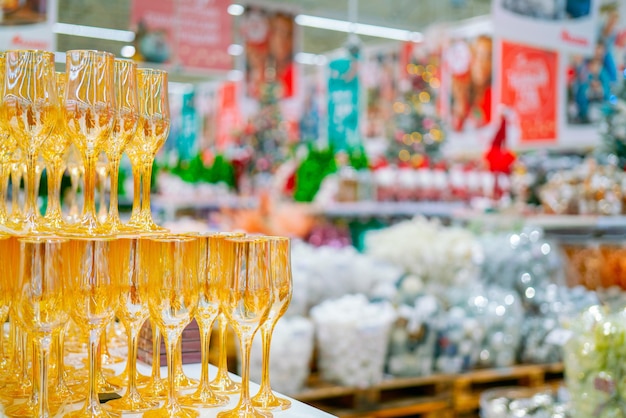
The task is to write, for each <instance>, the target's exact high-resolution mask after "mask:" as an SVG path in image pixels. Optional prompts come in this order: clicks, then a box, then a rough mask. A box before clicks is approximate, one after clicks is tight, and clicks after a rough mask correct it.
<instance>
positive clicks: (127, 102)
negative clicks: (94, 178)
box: [104, 59, 139, 232]
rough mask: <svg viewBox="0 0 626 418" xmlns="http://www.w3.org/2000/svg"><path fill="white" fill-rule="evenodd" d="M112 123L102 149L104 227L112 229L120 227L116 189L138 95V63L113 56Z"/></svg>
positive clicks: (136, 114)
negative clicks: (104, 164)
mask: <svg viewBox="0 0 626 418" xmlns="http://www.w3.org/2000/svg"><path fill="white" fill-rule="evenodd" d="M113 69H114V75H115V106H116V107H115V123H114V124H113V131H112V132H111V137H110V139H109V141H108V142H107V144H106V146H105V148H104V151H105V153H106V155H107V158H108V159H109V171H110V174H109V179H110V180H111V186H110V193H109V215H108V218H107V219H106V226H107V227H108V228H109V230H110V231H111V232H117V231H119V230H121V229H122V226H123V225H122V222H121V221H120V216H119V212H118V203H117V195H118V193H117V189H118V184H117V183H118V175H119V171H120V160H121V158H122V153H123V152H124V149H125V148H126V145H128V143H129V141H130V140H131V139H132V137H133V136H134V135H135V134H136V132H137V126H138V122H139V98H138V96H137V64H135V63H134V62H133V61H130V60H122V59H115V63H114V66H113Z"/></svg>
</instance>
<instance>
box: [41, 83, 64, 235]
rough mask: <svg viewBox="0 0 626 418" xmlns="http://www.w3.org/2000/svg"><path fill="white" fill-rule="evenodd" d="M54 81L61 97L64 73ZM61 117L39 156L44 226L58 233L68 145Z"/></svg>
mask: <svg viewBox="0 0 626 418" xmlns="http://www.w3.org/2000/svg"><path fill="white" fill-rule="evenodd" d="M56 81H57V92H58V96H59V97H63V96H64V94H65V73H60V72H57V73H56ZM61 116H62V114H61V112H59V121H58V122H57V124H56V126H55V127H54V130H53V131H52V134H51V135H50V136H49V137H48V139H46V141H45V142H44V144H43V146H42V148H41V154H42V155H43V158H44V160H45V161H46V170H47V178H48V207H47V208H46V215H45V219H44V226H45V227H46V229H49V230H51V231H58V230H59V229H61V228H62V227H63V226H64V225H65V222H64V221H63V213H62V212H61V197H60V194H61V180H62V179H63V171H64V170H65V167H64V162H65V153H66V152H67V147H68V146H69V144H70V138H69V137H68V136H67V135H66V133H65V121H64V120H63V118H62V117H61Z"/></svg>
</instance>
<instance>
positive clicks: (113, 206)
mask: <svg viewBox="0 0 626 418" xmlns="http://www.w3.org/2000/svg"><path fill="white" fill-rule="evenodd" d="M119 170H120V158H119V156H112V157H111V159H110V162H109V171H110V173H109V180H110V182H111V185H110V189H109V219H112V220H113V222H117V220H118V219H119V217H120V215H119V210H118V207H117V206H118V203H117V191H118V187H117V186H118V184H117V182H118V178H119V177H118V176H119Z"/></svg>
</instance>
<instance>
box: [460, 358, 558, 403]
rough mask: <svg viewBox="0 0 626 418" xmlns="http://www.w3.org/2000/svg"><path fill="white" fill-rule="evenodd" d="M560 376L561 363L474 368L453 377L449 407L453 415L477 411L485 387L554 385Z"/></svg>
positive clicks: (487, 388) (486, 388)
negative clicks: (451, 397) (450, 405)
mask: <svg viewBox="0 0 626 418" xmlns="http://www.w3.org/2000/svg"><path fill="white" fill-rule="evenodd" d="M562 379H563V365H562V364H561V363H557V364H547V365H520V366H513V367H505V368H501V369H485V370H476V371H472V372H468V373H464V374H462V375H459V376H458V377H457V378H456V379H455V380H454V389H453V395H452V396H453V399H452V401H453V406H454V411H455V413H456V414H457V415H461V414H464V413H468V412H469V413H471V412H474V411H476V410H478V407H479V403H480V395H481V394H482V393H483V392H484V391H486V390H489V389H493V388H497V387H505V386H521V387H529V388H537V387H543V386H546V385H555V386H556V385H558V384H559V383H560V382H561V381H562Z"/></svg>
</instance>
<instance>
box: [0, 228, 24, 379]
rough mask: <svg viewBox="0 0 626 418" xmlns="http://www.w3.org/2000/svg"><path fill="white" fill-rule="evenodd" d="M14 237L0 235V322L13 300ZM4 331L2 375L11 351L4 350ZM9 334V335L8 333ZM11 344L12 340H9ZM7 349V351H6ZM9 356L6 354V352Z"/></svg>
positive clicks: (0, 349) (0, 337)
mask: <svg viewBox="0 0 626 418" xmlns="http://www.w3.org/2000/svg"><path fill="white" fill-rule="evenodd" d="M17 249H18V245H17V241H16V238H14V237H11V236H9V235H0V324H4V323H5V322H6V320H7V317H8V316H9V310H10V308H11V301H12V300H13V296H12V290H13V286H12V283H13V278H14V277H15V276H16V273H17V266H18V265H17V263H16V261H17V260H19V252H18V251H16V250H17ZM14 319H15V318H13V319H12V322H13V323H12V326H11V330H12V332H14V328H15V327H14V325H15V324H14ZM3 336H4V333H0V375H4V373H5V372H7V371H8V370H7V369H8V368H9V367H10V365H11V362H10V357H11V354H12V352H11V351H9V350H5V344H4V338H3ZM10 336H11V335H10ZM10 343H11V344H13V341H10ZM7 351H9V352H8V353H6V352H7ZM5 353H6V354H9V356H6V354H5Z"/></svg>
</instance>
